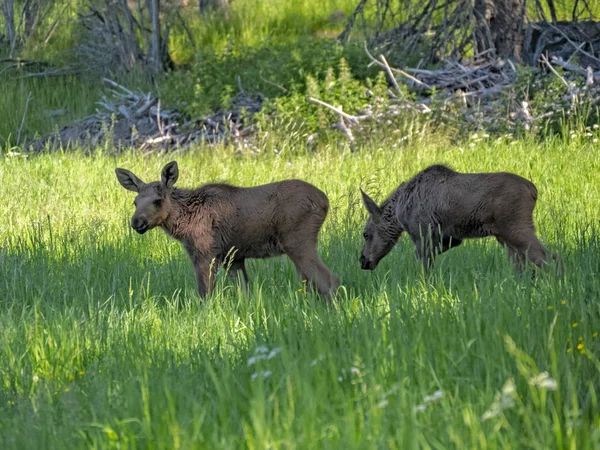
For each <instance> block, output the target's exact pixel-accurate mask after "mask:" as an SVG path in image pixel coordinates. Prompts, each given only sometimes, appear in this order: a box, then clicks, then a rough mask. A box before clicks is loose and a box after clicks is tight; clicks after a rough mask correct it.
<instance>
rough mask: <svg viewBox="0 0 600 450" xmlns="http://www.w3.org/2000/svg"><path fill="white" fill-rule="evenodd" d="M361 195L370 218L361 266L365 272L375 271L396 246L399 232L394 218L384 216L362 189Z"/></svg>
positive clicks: (366, 227)
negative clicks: (394, 224) (394, 223)
mask: <svg viewBox="0 0 600 450" xmlns="http://www.w3.org/2000/svg"><path fill="white" fill-rule="evenodd" d="M360 193H361V194H362V199H363V203H364V204H365V208H367V211H368V212H369V216H370V217H369V220H368V221H367V225H366V226H365V229H364V231H363V237H364V238H365V245H364V246H363V248H362V251H361V253H360V266H361V268H362V269H363V270H375V268H376V267H377V264H379V261H381V259H382V258H383V257H384V256H386V255H387V254H388V253H389V252H390V251H391V250H392V248H393V247H394V245H396V242H397V241H398V237H399V232H398V230H397V229H396V227H394V226H393V222H392V221H393V217H388V215H387V214H384V212H383V211H382V209H381V208H380V207H379V206H377V203H375V202H374V201H373V199H372V198H371V197H369V196H368V195H367V194H365V193H364V192H363V190H362V189H361V190H360Z"/></svg>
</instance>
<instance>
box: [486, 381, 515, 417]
mask: <svg viewBox="0 0 600 450" xmlns="http://www.w3.org/2000/svg"><path fill="white" fill-rule="evenodd" d="M515 392H516V388H515V382H514V380H513V379H512V378H509V379H508V380H507V381H506V383H504V386H502V392H499V393H498V394H496V399H495V400H494V402H493V403H492V405H491V406H490V407H489V409H488V410H487V411H486V412H485V413H483V415H482V416H481V421H482V422H485V421H486V420H488V419H491V418H492V417H496V416H497V415H498V414H500V413H501V412H502V411H503V410H505V409H508V408H512V407H513V406H515V399H514V398H513V396H514V395H515Z"/></svg>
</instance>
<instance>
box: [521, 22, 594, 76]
mask: <svg viewBox="0 0 600 450" xmlns="http://www.w3.org/2000/svg"><path fill="white" fill-rule="evenodd" d="M542 54H546V55H550V56H551V57H556V58H562V59H563V60H565V61H568V60H569V59H571V58H573V57H575V58H577V59H578V61H579V64H580V65H582V66H583V67H587V66H590V67H591V68H592V69H594V70H600V58H598V56H597V55H600V22H592V21H586V22H556V23H551V22H534V23H530V24H528V26H527V31H526V33H525V44H524V48H523V62H525V63H526V64H531V65H534V64H536V63H537V62H538V61H539V60H540V57H541V55H542Z"/></svg>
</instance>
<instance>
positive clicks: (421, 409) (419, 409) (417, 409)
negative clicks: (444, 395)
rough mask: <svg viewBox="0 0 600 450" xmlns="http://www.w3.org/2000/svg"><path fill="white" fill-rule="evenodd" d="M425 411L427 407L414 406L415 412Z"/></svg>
mask: <svg viewBox="0 0 600 450" xmlns="http://www.w3.org/2000/svg"><path fill="white" fill-rule="evenodd" d="M426 409H427V405H417V406H415V412H423V411H425V410H426Z"/></svg>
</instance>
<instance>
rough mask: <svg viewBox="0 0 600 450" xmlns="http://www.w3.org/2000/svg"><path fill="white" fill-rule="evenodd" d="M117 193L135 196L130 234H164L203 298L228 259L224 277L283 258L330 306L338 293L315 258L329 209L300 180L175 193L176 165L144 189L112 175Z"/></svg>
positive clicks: (129, 177)
mask: <svg viewBox="0 0 600 450" xmlns="http://www.w3.org/2000/svg"><path fill="white" fill-rule="evenodd" d="M116 174H117V178H118V180H119V182H120V183H121V185H122V186H123V187H124V188H125V189H128V190H130V191H134V192H137V193H138V195H137V197H136V198H135V201H134V204H135V207H136V210H135V213H134V214H133V217H132V218H131V226H132V228H133V229H134V230H135V231H137V232H138V233H140V234H143V233H145V232H146V231H148V230H151V229H152V228H154V227H161V228H163V229H164V230H165V231H166V232H167V233H168V234H169V235H170V236H172V237H173V238H175V239H177V240H178V241H180V242H181V243H182V244H183V246H184V248H185V249H186V251H187V253H188V255H189V257H190V259H191V260H192V264H193V265H194V270H195V272H196V281H197V283H198V293H199V294H200V297H204V296H205V295H206V293H210V292H211V291H212V290H213V288H214V275H215V272H216V269H217V268H218V266H219V265H220V264H221V263H223V262H224V261H225V259H226V257H227V258H231V266H230V272H229V273H230V274H231V275H236V274H237V273H239V272H241V274H242V276H243V277H244V280H245V281H246V282H247V281H248V274H247V273H246V268H245V266H244V261H245V260H246V258H268V257H271V256H278V255H282V254H285V255H288V256H289V258H290V259H291V260H292V261H293V262H294V264H295V266H296V269H297V270H298V272H299V274H300V275H301V276H302V277H304V278H305V279H307V280H308V281H309V282H311V284H312V285H313V286H316V288H317V289H318V291H319V293H320V294H321V295H323V296H324V297H325V298H329V296H330V294H331V293H332V292H335V290H336V289H337V288H338V286H339V280H338V278H337V276H335V275H334V274H333V273H331V272H330V271H329V269H327V267H325V264H323V262H322V261H321V259H320V258H319V255H318V254H317V236H318V234H319V230H320V229H321V226H322V225H323V222H324V221H325V217H326V216H327V211H328V209H329V201H328V200H327V197H326V196H325V194H324V193H323V192H321V191H320V190H319V189H317V188H316V187H314V186H312V185H310V184H308V183H305V182H304V181H300V180H286V181H280V182H278V183H271V184H265V185H263V186H256V187H251V188H242V187H235V186H230V185H227V184H207V185H204V186H201V187H199V188H197V189H193V190H189V189H177V188H174V187H173V185H174V184H175V181H177V177H178V175H179V171H178V169H177V163H176V162H175V161H173V162H170V163H168V164H167V165H166V166H165V167H164V168H163V170H162V177H161V181H155V182H152V183H148V184H146V183H144V182H143V181H141V180H140V179H139V178H138V177H136V176H135V175H134V174H133V173H131V172H130V171H128V170H125V169H116Z"/></svg>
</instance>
